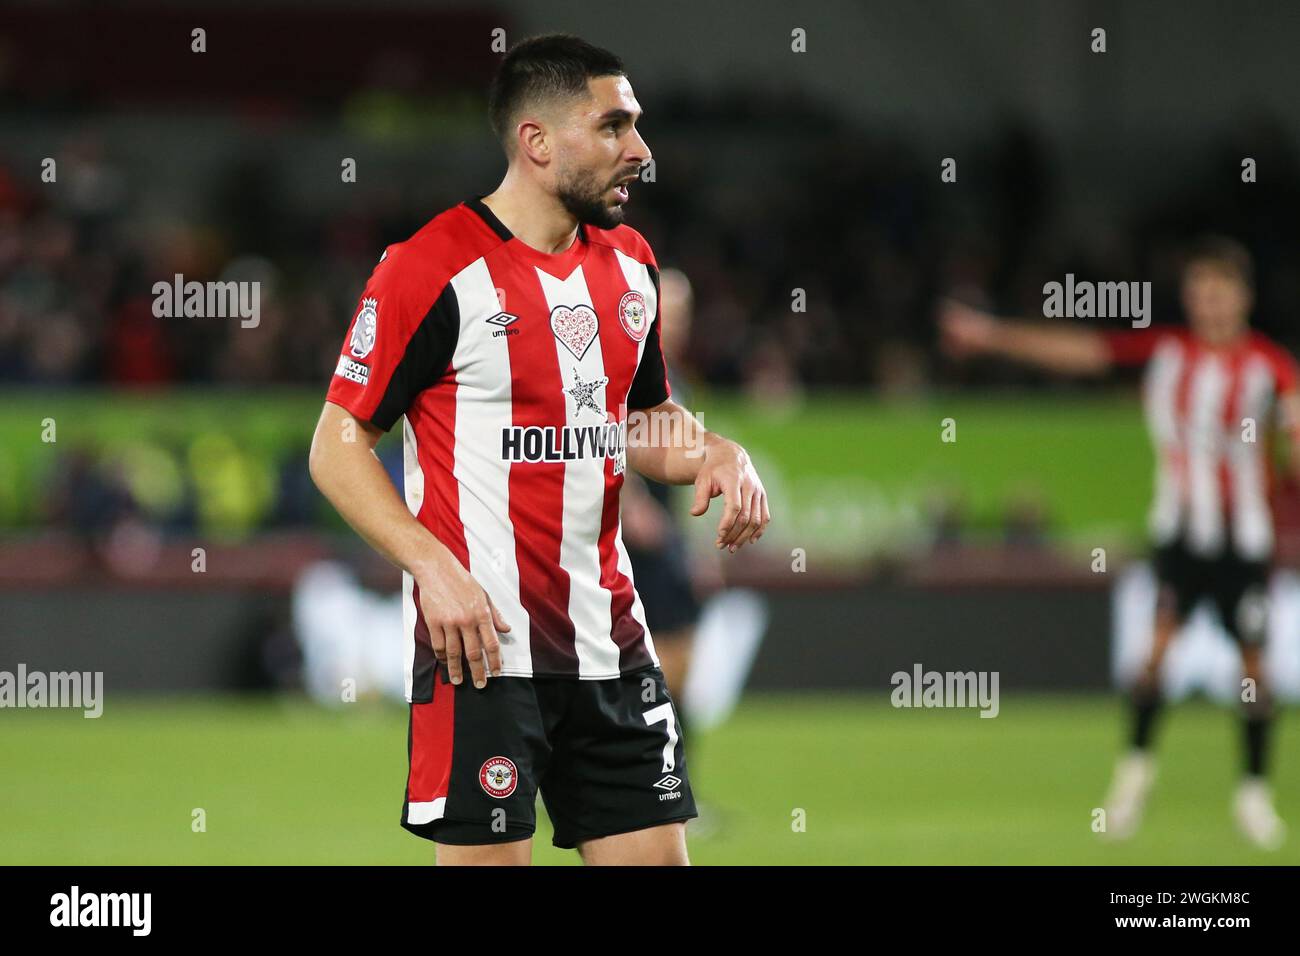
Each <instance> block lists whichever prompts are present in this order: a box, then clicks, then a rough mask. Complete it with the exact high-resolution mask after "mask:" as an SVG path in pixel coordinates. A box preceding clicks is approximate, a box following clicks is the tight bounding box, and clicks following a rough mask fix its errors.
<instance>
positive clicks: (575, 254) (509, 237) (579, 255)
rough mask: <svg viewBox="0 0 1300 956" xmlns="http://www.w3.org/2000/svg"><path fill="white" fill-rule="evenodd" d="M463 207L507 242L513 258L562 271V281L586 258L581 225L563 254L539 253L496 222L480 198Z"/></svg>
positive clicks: (471, 198)
mask: <svg viewBox="0 0 1300 956" xmlns="http://www.w3.org/2000/svg"><path fill="white" fill-rule="evenodd" d="M485 195H486V194H485ZM464 205H465V206H466V207H467V208H468V209H469V210H470V211H471V212H473V213H475V214H476V215H477V216H478V217H479V218H480V219H482V220H483V222H485V223H486V224H487V226H488V228H489V229H491V230H492V231H493V232H494V233H496V234H497V236H499V237H500V239H501V241H502V242H505V243H510V248H511V250H512V251H513V252H514V253H515V254H516V255H519V256H521V257H523V258H525V259H527V260H529V261H530V262H532V263H534V264H536V265H539V266H541V267H542V268H544V269H546V270H547V271H548V272H552V271H555V270H563V275H562V276H561V278H563V277H565V276H567V275H568V274H569V273H570V272H572V271H573V267H574V266H576V265H578V264H579V263H581V262H582V260H583V259H585V258H586V256H587V249H588V248H589V242H588V237H587V226H586V224H584V223H578V234H577V236H575V237H574V240H573V242H572V243H570V244H569V248H567V249H565V250H564V251H563V252H556V253H548V252H542V251H541V250H540V249H534V248H533V247H532V246H530V245H529V244H528V243H526V242H524V241H523V240H522V239H520V238H519V237H518V236H516V235H515V234H514V233H513V232H511V231H510V229H509V228H508V227H507V226H506V224H505V223H504V222H502V221H501V220H500V219H498V218H497V215H496V213H494V212H493V211H492V210H491V208H490V207H489V206H488V205H487V203H485V202H484V201H483V196H471V197H469V198H468V199H466V200H465V201H464Z"/></svg>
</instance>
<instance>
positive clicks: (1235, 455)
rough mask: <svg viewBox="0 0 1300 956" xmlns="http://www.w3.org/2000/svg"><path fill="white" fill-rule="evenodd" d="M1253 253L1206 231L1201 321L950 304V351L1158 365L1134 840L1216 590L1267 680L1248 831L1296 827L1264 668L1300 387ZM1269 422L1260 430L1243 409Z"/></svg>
mask: <svg viewBox="0 0 1300 956" xmlns="http://www.w3.org/2000/svg"><path fill="white" fill-rule="evenodd" d="M1253 287H1254V279H1253V264H1252V262H1251V258H1250V254H1249V252H1247V250H1246V249H1245V247H1244V246H1242V245H1241V244H1240V243H1238V242H1236V241H1234V240H1231V239H1227V238H1223V237H1209V238H1206V239H1203V240H1202V241H1201V242H1200V243H1199V244H1198V245H1197V246H1196V247H1195V248H1194V249H1193V250H1192V251H1191V252H1190V254H1189V255H1188V256H1187V257H1186V259H1185V262H1184V265H1183V271H1182V278H1181V298H1182V305H1183V310H1184V312H1185V313H1186V315H1187V319H1188V325H1187V326H1186V327H1181V326H1175V327H1169V328H1159V327H1157V326H1152V327H1151V328H1148V329H1141V330H1139V329H1128V330H1123V331H1102V330H1096V329H1086V328H1079V327H1072V326H1043V325H1040V324H1037V323H1034V324H1030V323H1023V322H1006V321H1000V320H998V319H995V318H994V317H993V316H991V315H988V314H985V313H982V312H978V311H976V310H973V309H970V308H967V307H965V306H962V305H959V304H956V303H950V304H948V305H947V306H946V307H945V310H944V314H943V316H942V318H941V322H942V328H943V333H944V335H945V340H946V344H947V346H948V348H949V350H950V351H951V352H953V353H955V354H957V355H969V354H989V355H997V356H1001V357H1003V358H1009V359H1012V360H1015V361H1020V362H1025V363H1030V364H1033V365H1038V366H1040V367H1043V368H1046V369H1049V370H1051V371H1055V372H1059V373H1065V374H1100V373H1103V372H1105V371H1106V370H1107V369H1109V368H1111V367H1112V366H1117V365H1141V366H1145V379H1144V384H1143V400H1144V405H1145V409H1146V418H1147V424H1148V428H1149V430H1150V433H1151V438H1152V442H1153V444H1154V447H1155V452H1156V476H1155V498H1154V500H1153V502H1152V504H1151V510H1150V513H1149V526H1150V532H1151V536H1152V539H1153V544H1154V566H1155V572H1156V579H1157V584H1158V588H1159V591H1158V598H1157V604H1156V614H1155V622H1154V625H1155V626H1154V631H1153V634H1154V637H1153V641H1152V647H1151V653H1150V655H1149V656H1148V659H1147V660H1146V662H1145V667H1144V668H1143V670H1142V673H1141V675H1140V676H1139V677H1138V679H1137V681H1136V682H1135V683H1134V686H1133V688H1132V699H1131V708H1132V731H1131V738H1130V741H1131V745H1130V747H1129V750H1128V752H1127V753H1126V754H1124V755H1123V756H1122V758H1121V759H1120V760H1119V762H1118V764H1117V766H1116V768H1115V775H1114V779H1113V781H1112V784H1111V788H1110V793H1109V795H1108V797H1107V799H1106V803H1105V809H1106V827H1107V829H1106V833H1107V835H1108V836H1111V837H1118V838H1124V837H1127V836H1130V835H1131V834H1132V833H1134V832H1135V831H1136V829H1137V827H1138V824H1139V822H1140V820H1141V816H1142V812H1143V808H1144V806H1145V804H1146V800H1147V796H1148V793H1149V791H1150V789H1151V785H1152V783H1153V781H1154V778H1155V763H1154V759H1153V757H1152V736H1153V731H1154V728H1155V722H1156V717H1157V715H1158V713H1159V711H1160V706H1161V698H1160V684H1159V676H1160V666H1161V663H1162V662H1163V661H1164V657H1165V654H1166V652H1167V651H1168V648H1169V645H1170V642H1171V641H1172V640H1173V639H1174V637H1175V635H1176V634H1177V633H1178V631H1179V629H1180V628H1181V627H1182V626H1183V625H1184V624H1185V623H1186V621H1187V618H1188V616H1189V615H1190V614H1191V612H1192V611H1193V610H1194V609H1195V607H1196V606H1197V605H1198V604H1199V603H1200V602H1201V601H1203V600H1208V601H1210V602H1211V603H1212V604H1213V606H1214V608H1215V610H1216V611H1217V613H1218V615H1219V618H1220V620H1221V621H1222V623H1223V626H1224V628H1225V629H1226V630H1227V632H1228V633H1229V634H1230V635H1232V638H1233V639H1234V640H1235V642H1236V644H1237V646H1238V648H1239V649H1240V651H1241V659H1242V666H1243V671H1244V674H1245V676H1246V677H1247V678H1250V679H1251V680H1252V681H1253V682H1254V686H1255V688H1256V693H1255V694H1254V695H1249V694H1244V693H1243V695H1242V697H1243V700H1242V705H1241V716H1242V743H1243V749H1244V751H1245V761H1244V767H1243V771H1244V772H1243V774H1242V776H1241V780H1240V782H1239V784H1238V787H1237V791H1236V794H1235V796H1234V800H1233V812H1234V816H1235V818H1236V821H1237V825H1238V827H1239V828H1240V829H1241V831H1242V832H1243V833H1244V834H1245V835H1246V836H1247V837H1248V838H1249V839H1250V840H1251V841H1252V842H1253V843H1255V844H1256V845H1258V846H1261V847H1264V848H1268V849H1275V848H1277V847H1278V846H1280V845H1281V843H1282V841H1283V839H1284V838H1285V833H1286V829H1285V826H1284V824H1283V822H1282V821H1281V819H1279V817H1278V815H1277V813H1276V811H1275V810H1274V807H1273V799H1272V793H1271V791H1270V789H1269V787H1268V784H1267V778H1266V774H1267V769H1268V767H1267V757H1268V736H1269V730H1270V728H1271V726H1272V723H1273V702H1272V698H1271V696H1270V694H1269V690H1268V683H1267V681H1266V676H1267V675H1265V674H1264V673H1263V659H1264V641H1265V637H1266V636H1267V633H1268V583H1269V575H1270V571H1271V566H1272V562H1273V552H1274V532H1273V516H1272V509H1271V494H1272V491H1273V487H1274V476H1273V474H1272V467H1271V466H1272V456H1271V453H1270V450H1271V444H1272V443H1271V442H1270V441H1268V440H1267V438H1268V436H1269V435H1271V434H1272V432H1273V431H1274V430H1276V429H1266V427H1265V426H1266V424H1267V423H1269V422H1270V421H1271V422H1273V423H1274V424H1275V425H1280V426H1282V428H1283V429H1284V431H1285V433H1286V435H1287V436H1288V440H1289V445H1290V448H1289V451H1290V456H1291V461H1292V466H1293V467H1295V466H1297V465H1300V384H1298V381H1297V378H1298V377H1297V366H1296V362H1295V359H1294V358H1293V357H1292V356H1291V355H1290V354H1289V353H1287V352H1286V351H1285V350H1284V349H1283V348H1281V347H1280V346H1279V345H1277V344H1276V343H1275V342H1273V341H1272V340H1270V339H1269V338H1267V337H1266V336H1264V335H1262V334H1260V333H1259V332H1256V331H1253V330H1251V328H1250V325H1249V319H1250V312H1251V308H1252V305H1253V298H1254V292H1253ZM1244 421H1250V422H1254V423H1257V428H1258V434H1259V435H1260V436H1261V440H1260V441H1254V440H1250V439H1247V437H1246V432H1245V431H1244V429H1243V424H1242V423H1243V422H1244Z"/></svg>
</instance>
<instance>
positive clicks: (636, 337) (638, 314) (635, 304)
mask: <svg viewBox="0 0 1300 956" xmlns="http://www.w3.org/2000/svg"><path fill="white" fill-rule="evenodd" d="M618 321H619V322H620V323H622V325H623V331H624V332H626V333H627V334H628V335H629V336H631V337H632V341H633V342H640V341H641V340H642V339H643V338H645V333H646V329H648V328H649V327H650V323H649V322H647V321H646V308H645V296H643V295H642V294H641V293H640V292H628V293H626V294H625V295H624V296H623V298H621V299H619V300H618Z"/></svg>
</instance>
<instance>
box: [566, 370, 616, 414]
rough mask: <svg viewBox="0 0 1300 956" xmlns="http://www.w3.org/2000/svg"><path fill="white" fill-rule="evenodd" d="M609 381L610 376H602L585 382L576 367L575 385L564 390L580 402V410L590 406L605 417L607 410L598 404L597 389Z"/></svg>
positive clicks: (574, 374)
mask: <svg viewBox="0 0 1300 956" xmlns="http://www.w3.org/2000/svg"><path fill="white" fill-rule="evenodd" d="M608 381H609V378H608V377H606V376H601V377H600V378H598V379H595V380H594V381H590V382H584V381H583V380H582V376H581V375H579V374H578V370H577V369H576V368H575V369H574V370H573V385H572V386H570V387H569V388H566V389H565V390H564V391H565V393H566V394H569V395H572V396H573V400H574V401H575V402H577V403H578V411H579V412H581V411H582V410H583V409H584V408H590V409H591V410H592V411H593V412H595V413H596V414H597V415H600V416H601V417H604V415H605V410H604V409H603V408H601V407H600V406H599V405H597V404H596V389H598V388H602V387H604V385H605V383H607V382H608Z"/></svg>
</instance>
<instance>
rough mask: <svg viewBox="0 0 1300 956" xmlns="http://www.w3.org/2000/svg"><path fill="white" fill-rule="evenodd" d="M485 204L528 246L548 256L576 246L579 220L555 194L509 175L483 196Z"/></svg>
mask: <svg viewBox="0 0 1300 956" xmlns="http://www.w3.org/2000/svg"><path fill="white" fill-rule="evenodd" d="M483 204H484V205H485V206H487V207H488V208H489V209H491V210H492V213H493V215H495V216H496V217H497V218H498V219H500V220H501V222H502V224H504V225H505V227H506V228H507V229H509V230H510V232H511V233H512V234H513V235H514V236H515V238H516V239H518V240H519V241H520V242H522V243H524V244H525V245H527V246H531V247H532V248H534V249H536V250H537V251H538V252H544V253H546V254H547V255H557V254H559V253H561V252H564V251H565V250H566V249H568V248H569V247H570V246H572V245H573V243H574V241H575V240H576V238H577V233H578V221H577V220H576V219H574V218H573V216H572V215H570V213H569V211H568V210H567V209H565V208H564V206H563V204H562V203H561V202H560V201H559V200H558V199H556V198H555V197H554V196H552V195H549V194H547V193H544V192H541V191H540V190H537V189H530V188H528V187H527V186H524V185H523V184H521V183H519V182H517V181H515V182H512V181H511V178H510V177H509V176H507V177H506V179H505V180H504V181H503V182H502V183H501V185H500V186H498V187H497V189H496V191H495V192H492V193H489V194H488V195H486V196H484V197H483Z"/></svg>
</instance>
